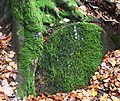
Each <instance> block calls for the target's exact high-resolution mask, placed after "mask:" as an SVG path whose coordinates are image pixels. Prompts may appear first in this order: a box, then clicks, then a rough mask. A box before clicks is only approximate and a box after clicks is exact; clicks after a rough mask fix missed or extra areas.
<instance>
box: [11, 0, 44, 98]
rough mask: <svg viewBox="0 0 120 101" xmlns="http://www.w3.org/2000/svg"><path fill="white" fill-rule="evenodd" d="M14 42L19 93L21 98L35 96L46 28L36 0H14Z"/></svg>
mask: <svg viewBox="0 0 120 101" xmlns="http://www.w3.org/2000/svg"><path fill="white" fill-rule="evenodd" d="M11 8H12V18H13V39H14V40H13V42H14V44H15V48H16V52H17V55H18V67H19V72H18V79H17V81H18V83H19V86H18V93H19V96H20V97H23V96H27V95H35V86H34V81H35V80H34V79H35V70H36V64H37V57H38V56H40V54H41V50H42V42H43V41H42V35H40V36H39V37H38V38H37V39H36V38H35V35H36V33H40V32H41V33H42V32H43V31H44V26H43V24H42V19H41V16H40V13H39V8H37V7H36V6H35V0H12V2H11Z"/></svg>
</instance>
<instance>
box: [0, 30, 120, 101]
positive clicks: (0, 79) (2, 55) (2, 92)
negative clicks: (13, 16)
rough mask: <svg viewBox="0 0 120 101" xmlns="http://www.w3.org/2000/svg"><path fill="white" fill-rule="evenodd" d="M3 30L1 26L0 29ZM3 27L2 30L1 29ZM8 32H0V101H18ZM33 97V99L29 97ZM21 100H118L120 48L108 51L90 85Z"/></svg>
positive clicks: (13, 57) (15, 71) (15, 64)
mask: <svg viewBox="0 0 120 101" xmlns="http://www.w3.org/2000/svg"><path fill="white" fill-rule="evenodd" d="M1 29H3V28H1ZM3 30H4V29H3ZM11 38H12V34H11V32H9V33H7V34H4V33H3V31H1V32H0V101H6V100H7V101H19V99H18V96H17V90H16V88H17V85H18V83H17V82H16V77H17V72H18V67H17V63H16V60H15V59H16V53H15V52H14V51H13V47H12V46H11V45H10V43H11ZM31 99H32V100H31ZM23 100H24V101H80V100H82V101H120V50H115V51H112V52H110V51H108V53H107V54H106V55H105V56H104V58H103V59H102V63H101V64H100V65H99V66H98V69H97V70H96V72H95V73H94V75H93V76H92V78H91V79H90V85H89V86H86V87H84V88H83V89H79V90H73V91H72V92H69V93H61V92H59V93H57V94H54V95H48V94H41V95H40V96H38V97H37V98H35V97H34V96H29V97H27V98H26V97H25V98H23Z"/></svg>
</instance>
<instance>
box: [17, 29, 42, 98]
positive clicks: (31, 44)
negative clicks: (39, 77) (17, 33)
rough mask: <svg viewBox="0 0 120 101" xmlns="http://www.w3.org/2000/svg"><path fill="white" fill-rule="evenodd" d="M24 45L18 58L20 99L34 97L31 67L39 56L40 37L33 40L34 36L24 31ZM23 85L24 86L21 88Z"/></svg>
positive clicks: (33, 73)
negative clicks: (21, 79) (28, 96)
mask: <svg viewBox="0 0 120 101" xmlns="http://www.w3.org/2000/svg"><path fill="white" fill-rule="evenodd" d="M24 40H25V41H24V44H23V46H22V49H21V51H20V56H19V74H20V75H21V76H22V78H24V81H23V82H22V81H21V82H19V88H18V92H19V95H20V97H23V96H25V95H26V96H27V95H30V94H32V95H35V86H34V78H35V70H34V69H35V68H33V67H34V66H33V67H32V65H34V64H33V61H34V60H35V59H36V58H37V57H39V56H40V55H41V50H42V41H43V40H42V37H39V38H38V39H35V37H34V34H32V33H30V32H28V31H25V35H24ZM23 85H24V86H23Z"/></svg>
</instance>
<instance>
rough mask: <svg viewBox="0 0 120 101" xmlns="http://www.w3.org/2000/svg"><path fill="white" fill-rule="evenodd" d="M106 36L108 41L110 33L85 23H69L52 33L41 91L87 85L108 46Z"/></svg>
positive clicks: (42, 65)
mask: <svg viewBox="0 0 120 101" xmlns="http://www.w3.org/2000/svg"><path fill="white" fill-rule="evenodd" d="M75 33H77V34H75ZM102 35H103V36H104V38H105V39H106V40H104V41H106V42H107V34H106V33H104V32H103V31H102V29H101V28H100V27H98V26H97V25H95V24H89V23H85V22H83V23H78V24H71V25H68V26H65V27H63V28H61V29H59V30H58V31H56V32H55V33H54V34H52V36H51V37H50V38H49V39H48V41H47V42H46V43H45V44H44V48H43V49H44V50H43V56H42V59H41V60H40V62H39V63H40V65H39V70H40V71H41V72H40V73H41V76H42V77H43V78H44V79H45V81H46V83H45V85H44V86H46V87H45V88H44V90H43V91H41V92H48V93H55V92H59V91H63V92H68V91H71V90H73V89H79V88H81V87H83V86H87V85H88V82H89V79H90V78H91V76H92V75H93V73H94V72H95V71H96V69H97V67H98V65H99V64H100V62H101V59H102V56H103V53H105V52H106V49H108V46H107V45H106V44H104V41H103V40H102V37H101V36H102ZM103 46H104V47H105V48H106V49H103ZM41 86H42V85H41ZM47 87H48V89H46V88H47Z"/></svg>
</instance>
